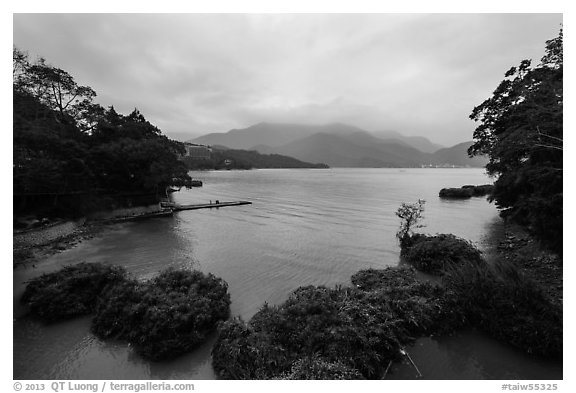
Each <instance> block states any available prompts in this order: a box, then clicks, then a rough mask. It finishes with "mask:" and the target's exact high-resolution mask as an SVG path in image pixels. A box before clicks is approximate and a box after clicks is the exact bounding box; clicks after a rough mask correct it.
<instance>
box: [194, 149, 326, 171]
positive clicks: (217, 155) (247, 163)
mask: <svg viewBox="0 0 576 393" xmlns="http://www.w3.org/2000/svg"><path fill="white" fill-rule="evenodd" d="M227 160H229V161H228V162H230V164H228V165H227V164H226V161H227ZM184 162H185V163H186V165H187V167H188V168H189V169H252V168H328V165H325V164H311V163H309V162H303V161H300V160H297V159H295V158H292V157H288V156H283V155H280V154H260V153H258V152H257V151H254V150H240V149H227V150H220V149H213V151H212V154H211V158H210V159H202V160H199V159H191V158H184Z"/></svg>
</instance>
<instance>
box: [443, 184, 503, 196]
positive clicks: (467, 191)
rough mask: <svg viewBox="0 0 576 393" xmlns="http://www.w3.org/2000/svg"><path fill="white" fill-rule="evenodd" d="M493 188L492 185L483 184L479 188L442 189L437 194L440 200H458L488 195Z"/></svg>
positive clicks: (469, 186)
mask: <svg viewBox="0 0 576 393" xmlns="http://www.w3.org/2000/svg"><path fill="white" fill-rule="evenodd" d="M493 189H494V186H493V185H492V184H484V185H481V186H473V185H467V186H462V187H460V188H443V189H441V190H440V192H439V193H438V196H439V197H440V198H458V199H467V198H471V197H473V196H484V195H489V194H490V193H491V192H492V190H493Z"/></svg>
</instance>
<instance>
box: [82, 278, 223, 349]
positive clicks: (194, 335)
mask: <svg viewBox="0 0 576 393" xmlns="http://www.w3.org/2000/svg"><path fill="white" fill-rule="evenodd" d="M227 289H228V285H227V284H226V282H224V281H223V280H222V279H220V278H217V277H215V276H213V275H212V274H208V275H204V274H203V273H201V272H198V271H192V272H191V271H184V270H173V269H169V270H166V271H164V272H162V273H161V274H160V275H159V276H158V277H156V278H154V279H152V280H150V281H147V282H143V283H139V282H136V281H125V282H123V283H122V284H121V285H117V286H115V287H112V288H110V289H109V290H108V291H106V293H105V294H104V296H103V299H102V300H101V301H100V302H99V303H98V306H97V308H96V316H95V318H94V320H93V323H92V331H93V332H94V333H95V334H97V335H98V336H100V337H103V338H117V339H123V340H127V341H128V342H130V343H131V344H133V345H134V347H135V348H136V351H137V352H138V353H140V354H141V355H142V356H144V357H146V358H149V359H154V360H159V359H166V358H169V357H174V356H177V355H180V354H182V353H185V352H188V351H190V350H191V349H193V348H195V347H197V346H198V345H200V344H201V343H203V342H204V341H205V340H206V336H207V334H209V333H210V332H212V331H213V330H214V329H215V328H216V325H217V323H218V321H221V320H224V319H226V318H228V315H229V312H230V295H229V294H228V293H227Z"/></svg>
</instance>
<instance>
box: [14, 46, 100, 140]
mask: <svg viewBox="0 0 576 393" xmlns="http://www.w3.org/2000/svg"><path fill="white" fill-rule="evenodd" d="M12 54H13V56H12V57H13V67H12V70H13V81H14V89H15V90H17V91H19V92H21V93H27V94H29V95H31V96H33V97H35V98H36V99H37V100H38V101H40V102H41V103H42V104H44V105H46V106H47V107H48V108H50V109H52V110H53V111H54V114H55V115H56V119H57V120H58V121H60V122H70V121H72V122H75V123H76V124H77V125H78V126H80V128H81V129H83V130H85V131H86V130H90V129H91V128H93V125H94V124H95V120H94V117H95V116H97V114H98V113H102V110H101V109H102V108H101V107H100V106H99V105H97V104H94V103H93V99H94V97H96V92H95V91H94V90H93V89H92V88H91V87H89V86H82V85H79V84H78V83H77V82H76V81H75V80H74V78H73V77H72V76H71V75H70V74H69V73H68V72H66V71H64V70H62V69H60V68H57V67H54V66H51V65H49V64H47V63H46V60H45V59H44V58H39V59H38V61H36V62H35V63H31V62H30V61H29V59H28V55H27V54H26V53H25V52H23V51H21V50H19V49H18V48H16V47H14V48H13V50H12Z"/></svg>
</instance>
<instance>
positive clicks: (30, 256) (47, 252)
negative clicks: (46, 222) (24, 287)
mask: <svg viewBox="0 0 576 393" xmlns="http://www.w3.org/2000/svg"><path fill="white" fill-rule="evenodd" d="M65 223H70V221H67V222H65ZM108 225H109V223H104V222H84V223H82V224H80V225H77V226H76V227H75V228H73V229H72V230H71V231H69V232H66V231H62V233H60V234H59V235H57V236H56V237H55V238H53V239H48V240H40V241H34V239H26V240H21V241H20V242H18V243H20V244H19V245H17V242H16V241H14V239H15V238H16V237H17V236H26V235H28V234H30V233H32V232H34V233H35V234H39V236H38V237H39V238H40V239H42V238H43V236H42V235H43V234H45V231H47V230H50V229H52V228H53V226H49V227H46V228H35V229H33V230H30V231H21V232H18V233H14V234H13V237H12V239H13V247H12V250H13V263H12V265H13V269H17V268H19V267H24V268H27V267H29V266H32V267H35V265H36V264H38V263H42V262H43V261H44V260H46V259H47V258H48V257H50V256H52V255H54V254H57V253H59V252H62V251H66V250H68V249H70V248H72V247H74V246H76V245H78V244H80V243H81V242H82V241H84V240H88V239H91V238H93V237H94V236H96V235H98V234H99V233H100V232H101V231H102V230H104V228H105V227H107V226H108Z"/></svg>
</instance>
